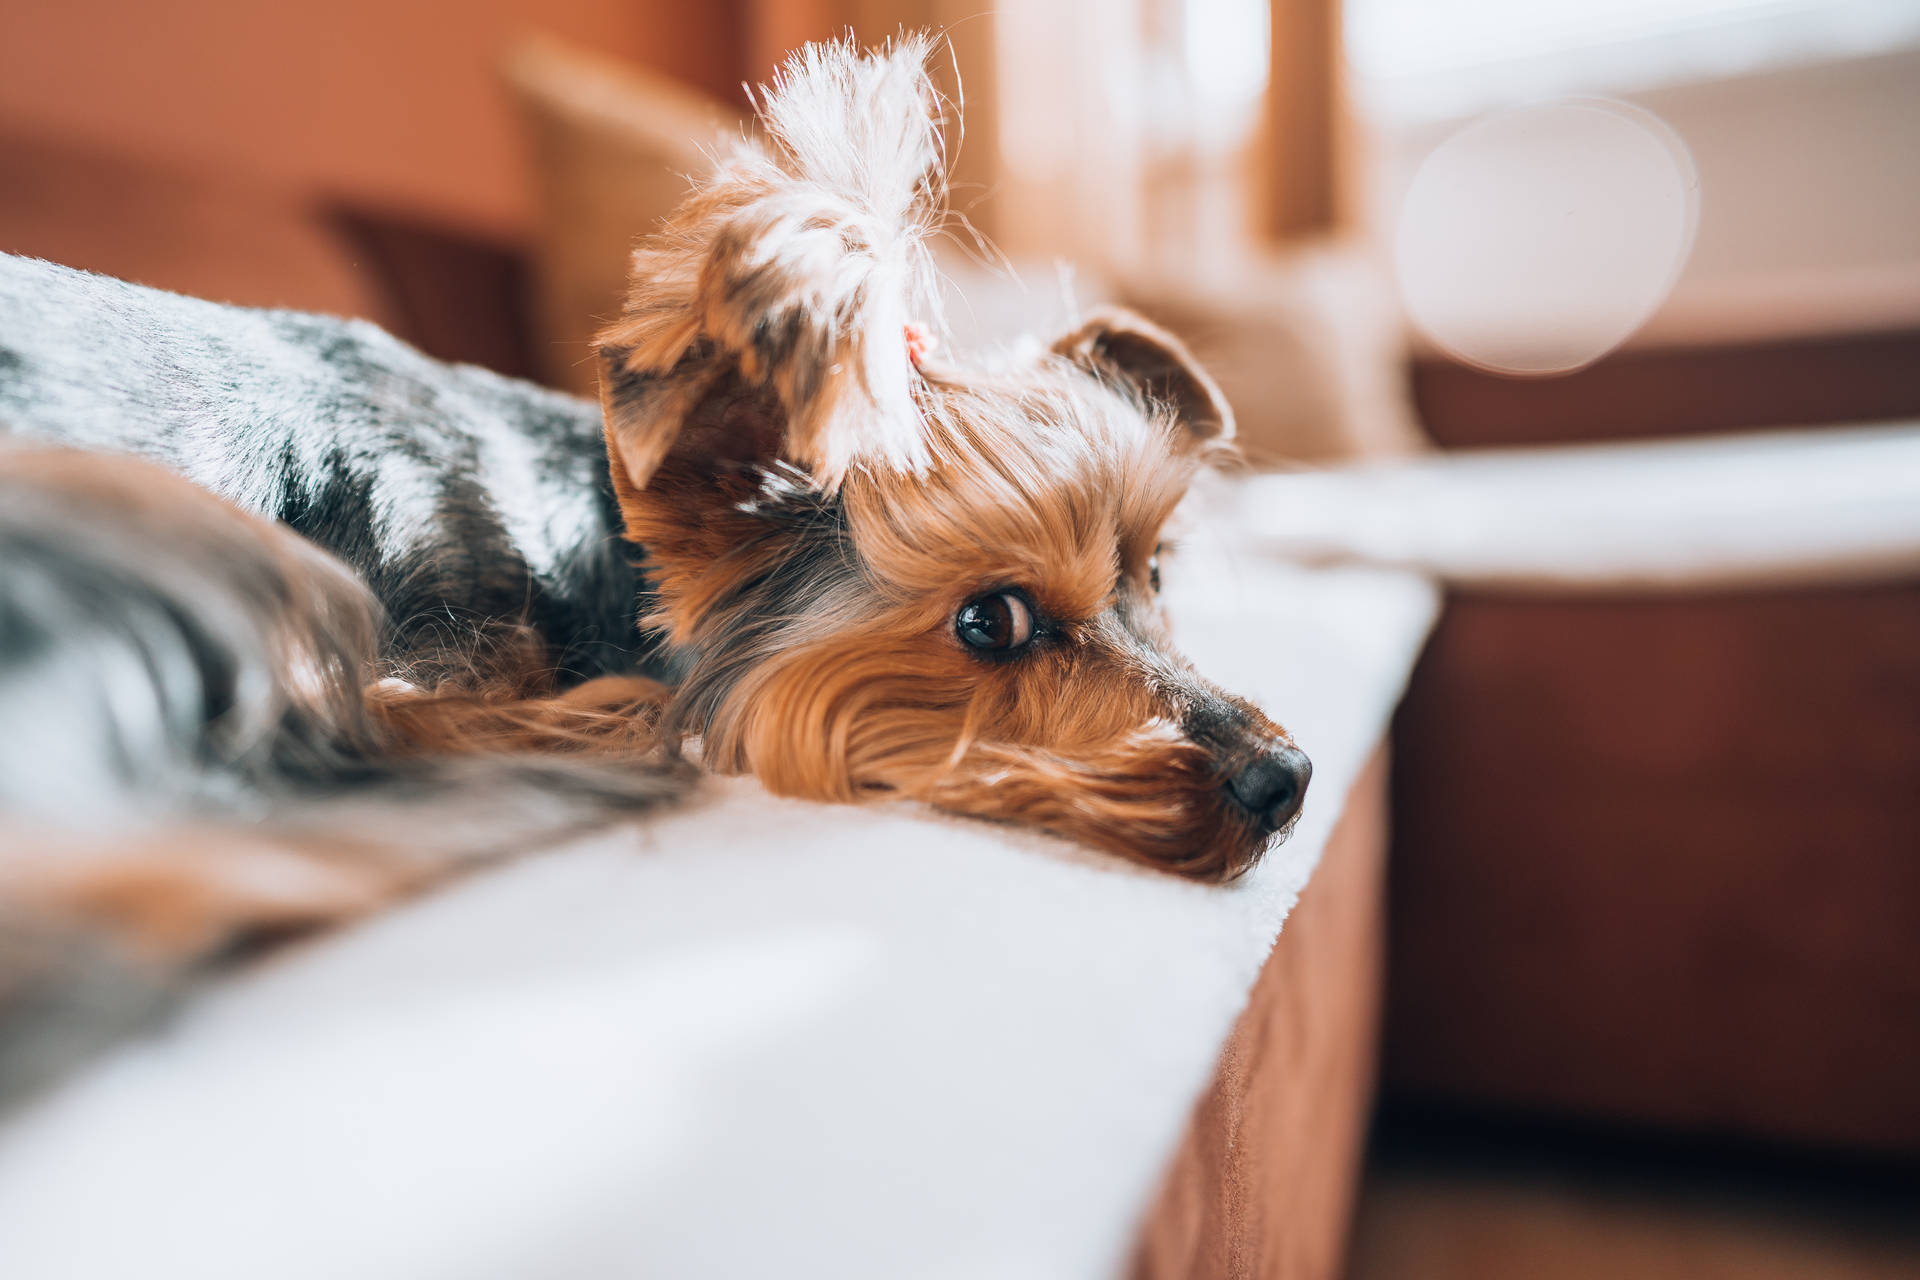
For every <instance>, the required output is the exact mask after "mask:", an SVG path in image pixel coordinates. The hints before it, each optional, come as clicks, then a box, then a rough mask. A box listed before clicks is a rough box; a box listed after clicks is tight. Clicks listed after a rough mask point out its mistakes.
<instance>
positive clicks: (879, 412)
mask: <svg viewBox="0 0 1920 1280" xmlns="http://www.w3.org/2000/svg"><path fill="white" fill-rule="evenodd" d="M927 52H928V43H927V41H926V40H925V39H924V38H919V39H903V40H901V41H900V42H899V43H897V44H896V45H894V46H893V47H892V48H890V49H889V50H887V51H885V52H882V53H874V54H868V55H864V56H862V55H860V54H858V53H857V52H856V51H855V50H854V48H853V46H852V45H850V44H847V43H842V44H837V45H828V46H809V47H808V48H806V49H804V50H802V51H801V52H800V53H798V54H796V55H795V56H794V57H793V59H792V60H790V61H789V62H788V63H787V65H786V67H785V68H784V69H783V72H782V74H781V75H780V76H779V77H777V78H776V80H775V82H774V84H773V85H772V87H771V88H770V89H769V90H768V91H767V93H766V96H765V100H764V102H763V103H762V105H761V111H760V119H761V123H762V126H763V129H762V133H763V135H764V136H763V137H762V138H761V139H759V140H755V141H750V142H746V143H743V144H742V145H741V146H740V147H739V148H737V149H736V151H735V153H734V154H733V155H732V156H731V157H729V158H728V159H727V160H726V161H725V162H724V163H722V164H721V166H720V168H719V170H718V172H717V173H716V174H715V175H714V176H713V177H711V178H710V179H708V180H706V181H705V182H703V183H701V184H699V185H698V186H696V187H695V189H694V191H693V193H692V194H691V195H690V196H689V198H688V199H687V201H686V202H685V203H684V204H683V205H682V206H681V207H680V209H679V210H678V211H677V212H676V213H675V214H674V216H673V217H672V218H671V219H670V220H669V221H668V223H667V225H666V227H665V228H664V229H663V230H662V231H661V232H660V233H659V234H657V235H654V236H652V237H649V238H648V239H647V240H646V241H644V242H643V243H642V244H641V245H640V247H639V248H638V249H637V250H636V251H635V253H634V256H633V276H632V281H633V283H632V287H631V291H630V294H629V296H628V299H627V306H626V311H625V313H624V314H623V315H622V316H621V318H620V319H619V320H617V321H616V322H614V323H613V324H612V325H610V326H608V327H607V328H606V329H605V330H603V331H602V333H601V334H600V336H599V339H598V347H599V351H600V358H601V362H602V378H601V388H602V392H601V394H602V401H603V406H604V409H605V412H606V424H607V445H608V450H609V452H610V454H611V461H612V463H613V466H614V470H615V473H616V483H617V484H618V485H619V487H620V489H621V492H622V494H623V496H626V495H634V494H638V493H640V492H642V491H644V490H645V489H646V487H647V486H648V484H649V483H651V482H652V481H653V479H654V477H655V475H656V473H658V472H659V471H660V470H661V469H662V467H663V466H665V465H667V464H668V463H669V462H670V461H671V462H674V463H676V464H684V468H685V469H690V470H691V472H692V473H694V474H697V473H698V472H699V471H700V469H701V468H703V467H704V468H707V469H709V470H714V469H724V468H725V467H726V466H727V465H728V464H730V463H743V462H747V463H758V464H772V463H775V462H778V461H782V460H784V461H786V462H790V463H793V464H795V465H797V466H798V467H800V468H802V469H804V470H805V471H806V472H807V473H808V474H809V475H810V476H811V477H812V480H813V482H814V483H815V484H817V485H818V486H819V487H820V488H822V489H824V490H832V489H833V488H835V487H836V486H837V485H838V484H839V482H840V480H841V479H842V478H843V477H844V476H845V474H846V473H847V471H848V470H849V469H851V468H853V467H856V466H870V467H886V468H909V469H910V468H914V467H916V466H918V465H919V464H921V463H922V462H924V461H925V458H926V443H925V440H924V437H923V433H922V426H921V421H920V415H919V413H918V410H917V409H916V407H915V404H914V399H913V385H914V380H915V378H916V376H917V375H916V373H915V371H914V367H913V363H912V358H911V356H910V354H909V351H908V341H907V327H908V325H909V323H914V324H918V325H922V326H925V325H928V324H932V323H936V322H937V316H936V315H934V314H933V308H934V303H935V298H936V290H935V288H934V279H933V271H932V266H931V263H930V260H929V258H928V255H927V252H926V249H925V246H924V240H925V238H926V236H927V235H928V233H929V232H930V231H931V230H932V228H933V227H934V225H935V224H936V222H937V220H938V217H939V205H940V196H941V193H942V176H941V175H942V167H941V149H940V135H939V99H938V97H937V95H936V94H935V92H934V90H933V86H932V83H931V81H930V80H929V79H928V77H927V74H926V68H925V63H926V58H927Z"/></svg>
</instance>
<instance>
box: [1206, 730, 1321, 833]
mask: <svg viewBox="0 0 1920 1280" xmlns="http://www.w3.org/2000/svg"><path fill="white" fill-rule="evenodd" d="M1312 777H1313V761H1311V760H1309V759H1307V753H1306V752H1304V751H1301V750H1300V749H1299V748H1298V747H1288V746H1282V745H1280V744H1279V743H1275V744H1274V745H1272V746H1270V747H1268V748H1266V749H1265V750H1264V751H1262V752H1260V753H1259V754H1258V755H1256V756H1254V757H1253V759H1251V760H1249V761H1247V762H1246V764H1244V765H1242V766H1241V767H1240V772H1238V773H1236V774H1234V775H1233V776H1232V777H1231V778H1229V779H1227V790H1228V791H1229V792H1231V793H1232V794H1233V798H1234V799H1235V800H1237V801H1239V802H1240V806H1241V808H1243V809H1245V810H1246V811H1247V812H1248V813H1251V814H1253V815H1254V816H1256V817H1259V818H1262V819H1264V820H1265V821H1266V822H1267V824H1268V825H1269V826H1271V827H1272V828H1274V829H1275V830H1278V829H1279V828H1281V827H1283V826H1285V825H1286V824H1287V823H1288V822H1290V821H1292V819H1293V815H1294V814H1296V813H1298V812H1300V802H1301V801H1302V800H1304V799H1306V797H1307V781H1308V780H1309V779H1310V778H1312Z"/></svg>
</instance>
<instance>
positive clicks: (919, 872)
mask: <svg viewBox="0 0 1920 1280" xmlns="http://www.w3.org/2000/svg"><path fill="white" fill-rule="evenodd" d="M1236 545H1245V542H1244V539H1243V538H1239V537H1234V536H1231V535H1229V536H1220V535H1217V534H1216V535H1215V536H1212V537H1207V538H1201V539H1199V540H1198V542H1197V545H1191V546H1190V547H1189V549H1188V550H1187V551H1186V552H1184V553H1182V554H1181V556H1180V557H1179V559H1178V561H1177V566H1170V568H1169V577H1170V596H1171V599H1172V603H1173V608H1174V612H1175V616H1176V619H1177V620H1178V622H1179V629H1180V632H1181V637H1182V640H1183V641H1184V643H1185V645H1186V647H1187V648H1188V650H1189V651H1190V652H1192V653H1193V654H1194V655H1195V657H1196V658H1197V659H1198V660H1199V661H1200V664H1201V666H1202V668H1203V669H1204V670H1207V671H1208V672H1209V673H1210V674H1213V675H1214V676H1216V678H1218V679H1220V680H1221V681H1222V682H1223V683H1224V684H1226V685H1227V686H1229V687H1231V688H1235V689H1238V690H1242V691H1246V692H1248V693H1250V694H1252V695H1253V696H1255V697H1256V698H1257V699H1258V700H1260V701H1261V702H1262V703H1263V704H1264V705H1265V706H1266V707H1267V709H1268V710H1269V711H1271V712H1272V713H1273V714H1274V715H1275V716H1276V718H1278V719H1280V720H1281V721H1282V722H1284V723H1286V724H1287V725H1288V726H1289V727H1290V728H1291V729H1292V730H1293V731H1294V732H1295V733H1296V735H1297V736H1298V738H1299V740H1300V741H1301V743H1302V744H1303V745H1304V746H1305V747H1306V749H1307V750H1308V752H1309V753H1310V754H1311V756H1312V757H1313V760H1314V768H1315V775H1314V782H1313V786H1312V791H1311V793H1310V796H1309V799H1308V802H1307V806H1306V812H1305V814H1304V816H1303V819H1302V821H1301V824H1300V826H1299V829H1298V830H1297V832H1296V834H1295V835H1294V837H1293V839H1292V840H1291V841H1290V842H1289V843H1288V844H1287V845H1285V846H1284V847H1283V848H1281V849H1279V850H1278V851H1276V852H1274V853H1273V854H1271V855H1270V856H1269V857H1268V858H1267V860H1266V861H1265V862H1264V863H1263V864H1262V865H1261V866H1260V867H1259V868H1258V869H1257V870H1256V871H1255V872H1254V873H1252V874H1251V875H1249V876H1247V877H1246V878H1245V879H1244V880H1243V881H1241V882H1240V883H1238V884H1235V885H1233V886H1230V887H1227V888H1208V887H1202V886H1197V885H1192V884H1187V883H1183V882H1181V881H1178V880H1175V879H1172V878H1170V877H1167V876H1163V875H1156V874H1151V873H1147V872H1143V871H1139V870H1134V869H1130V868H1127V867H1124V866H1120V865H1116V864H1115V863H1113V862H1112V861H1110V860H1108V859H1105V858H1102V857H1098V856H1095V855H1092V854H1089V853H1086V852H1083V851H1080V850H1077V849H1073V848H1069V847H1067V846H1066V845H1064V844H1062V843H1060V842H1057V841H1053V840H1050V839H1047V838H1045V837H1041V836H1037V835H1033V834H1029V833H1022V832H1018V831H1014V830H1010V829H1004V828H996V827H992V826H989V825H986V824H981V823H973V822H965V821H959V820H949V819H945V818H941V817H939V816H936V815H929V814H927V813H925V812H923V811H920V810H918V809H915V808H912V807H907V806H893V807H885V808H868V809H854V808H843V807H828V806H819V805H811V804H802V803H795V802H790V801H782V800H777V799H774V798H771V797H769V796H767V795H766V794H765V793H764V792H762V791H761V790H760V789H759V788H758V787H757V786H756V785H754V784H753V783H752V782H750V781H745V780H715V781H713V782H712V783H711V784H710V785H709V786H708V787H707V788H706V789H705V792H704V795H703V797H702V798H701V799H700V800H698V801H697V802H696V803H694V804H693V805H691V806H689V807H687V808H685V809H684V810H681V811H678V812H676V813H674V814H672V815H670V816H667V817H665V818H662V819H658V820H655V821H651V822H648V823H645V824H641V825H639V826H637V827H635V828H634V829H632V830H624V831H619V832H614V833H608V834H603V835H601V836H598V837H596V838H593V839H590V840H586V841H582V842H580V843H577V844H574V845H571V846H569V847H566V848H564V849H560V850H555V851H550V852H544V853H542V854H540V855H539V856H537V857H528V858H526V859H524V860H521V861H518V862H515V863H513V864H511V865H508V866H504V867H502V868H499V869H497V870H494V871H490V872H487V873H485V874H482V875H478V876H475V877H473V878H471V879H469V880H467V881H464V882H462V883H460V884H458V885H455V886H453V887H451V888H449V889H447V890H446V891H444V892H440V893H437V894H435V895H433V896H431V897H430V898H428V899H426V900H424V901H421V902H419V903H416V904H413V905H411V906H408V907H406V908H404V909H401V910H398V911H395V912H393V913H391V914H389V915H386V916H383V917H381V918H379V919H377V920H375V921H372V922H370V923H368V924H366V925H364V926H362V927H360V928H357V929H354V930H351V931H349V932H346V933H344V934H342V935H339V936H337V937H333V938H330V939H327V940H325V941H323V942H321V943H318V944H315V945H311V946H309V947H306V948H304V949H302V950H300V951H299V952H297V953H295V954H292V955H289V956H286V957H285V958H283V959H280V960H278V961H276V962H275V963H272V964H270V965H268V966H266V967H264V968H262V969H259V970H257V971H255V972H252V973H250V974H247V975H245V976H244V977H242V978H240V979H238V980H233V981H229V982H226V983H224V984H221V985H220V986H218V987H217V988H215V989H213V990H211V991H209V992H208V993H206V995H205V996H204V997H202V998H200V999H198V1000H197V1001H196V1002H195V1003H194V1004H193V1006H192V1007H190V1008H189V1009H188V1010H187V1011H186V1013H185V1014H184V1016H182V1017H181V1018H180V1019H179V1020H178V1021H177V1023H176V1024H175V1025H174V1026H173V1027H172V1028H171V1030H170V1031H168V1032H167V1033H166V1034H164V1035H162V1036H159V1037H156V1038H154V1039H151V1040H148V1041H145V1042H142V1043H140V1044H136V1045H133V1046H130V1047H128V1048H126V1049H123V1050H121V1051H119V1052H118V1053H116V1054H114V1055H113V1056H112V1057H110V1058H109V1059H107V1060H106V1061H104V1062H102V1063H101V1064H99V1065H98V1066H97V1067H95V1068H94V1069H92V1070H90V1071H88V1072H87V1073H85V1074H84V1075H82V1076H80V1077H78V1078H76V1079H74V1080H73V1081H71V1082H69V1084H67V1085H66V1086H65V1087H64V1088H62V1089H61V1090H60V1091H59V1092H57V1093H55V1094H53V1095H51V1096H49V1097H48V1098H46V1099H45V1100H44V1101H42V1102H40V1103H39V1104H37V1105H36V1106H35V1107H34V1108H32V1109H31V1110H29V1111H28V1112H26V1113H25V1114H24V1115H22V1116H20V1117H18V1118H16V1119H15V1120H14V1121H12V1122H11V1124H10V1125H8V1126H7V1127H6V1128H5V1130H4V1131H0V1276H5V1277H7V1278H8V1280H39V1278H42V1277H54V1276H58V1277H62V1278H64V1280H77V1278H81V1277H129V1276H140V1277H174V1276H181V1277H186V1276H191V1277H195V1278H196V1280H213V1278H215V1277H236V1278H238V1277H245V1278H246V1280H261V1278H264V1277H274V1278H276V1280H298V1278H302V1277H315V1278H320V1277H325V1278H327V1280H343V1278H346V1277H352V1278H354V1280H377V1278H384V1277H396V1278H397V1277H407V1278H408V1280H420V1278H422V1277H460V1278H462V1280H465V1278H468V1277H502V1278H506V1277H513V1278H515V1280H520V1278H523V1277H534V1276H538V1277H542V1278H543V1280H544V1278H561V1277H583V1278H585V1277H593V1278H596V1280H603V1278H606V1277H625V1276H664V1277H701V1276H730V1277H731V1276H738V1277H771V1276H781V1277H811V1276H821V1277H827V1276H831V1277H864V1276H873V1277H888V1278H889V1280H900V1278H907V1277H924V1278H928V1280H932V1278H934V1277H942V1278H945V1277H955V1278H957V1277H996V1278H1003V1280H1018V1278H1020V1277H1034V1278H1036V1280H1038V1278H1040V1277H1045V1278H1046V1280H1060V1278H1062V1277H1074V1276H1100V1275H1108V1274H1112V1273H1113V1272H1114V1271H1115V1270H1116V1268H1118V1267H1119V1266H1120V1265H1121V1264H1122V1262H1123V1260H1124V1256H1125V1253H1126V1250H1127V1249H1128V1247H1129V1245H1130V1243H1131V1241H1132V1236H1133V1229H1134V1224H1135V1219H1136V1216H1137V1214H1138V1212H1139V1210H1140V1209H1141V1207H1142V1206H1143V1204H1144V1202H1145V1200H1146V1198H1147V1197H1148V1196H1149V1194H1150V1193H1151V1191H1152V1190H1153V1188H1154V1186H1155V1183H1156V1181H1157V1179H1158V1178H1159V1176H1160V1174H1161V1171H1162V1167H1163V1164H1164V1162H1165V1160H1166V1159H1167V1158H1168V1156H1169V1155H1170V1153H1171V1150H1172V1148H1173V1145H1174V1144H1175V1142H1176V1141H1177V1139H1178V1138H1179V1136H1180V1134H1181V1132H1182V1130H1183V1128H1184V1126H1185V1124H1186V1122H1187V1119H1188V1115H1189V1110H1190V1107H1191V1105H1192V1103H1193V1101H1194V1100H1195V1098H1196V1097H1197V1096H1198V1095H1199V1093H1200V1091H1201V1090H1202V1089H1203V1088H1204V1086H1205V1085H1206V1083H1207V1081H1208V1079H1209V1077H1210V1074H1211V1072H1212V1069H1213V1067H1214V1063H1215V1059H1216V1056H1217V1054H1218V1052H1219V1049H1220V1047H1221V1045H1222V1043H1223V1041H1224V1039H1225V1037H1226V1035H1227V1033H1228V1031H1229V1030H1230V1028H1231V1025H1232V1023H1233V1020H1234V1018H1235V1016H1236V1015H1237V1013H1238V1012H1239V1010H1240V1009H1241V1007H1242V1005H1243V1003H1244V1001H1245V999H1246V996H1247V994H1248V991H1249V988H1250V986H1251V983H1252V981H1253V979H1254V977H1255V975H1256V973H1257V972H1258V970H1259V967H1260V964H1261V963H1262V961H1263V959H1264V958H1265V956H1266V953H1267V951H1268V949H1269V947H1270V946H1271V944H1272V942H1273V940H1274V937H1275V935H1276V934H1277V933H1278V931H1279V929H1280V925H1281V922H1282V920H1283V919H1284V918H1285V916H1286V913H1287V911H1288V910H1289V909H1290V908H1291V906H1292V904H1293V902H1294V900H1295V898H1296V896H1297V895H1298V893H1299V892H1300V890H1301V888H1302V886H1303V885H1304V884H1305V883H1306V882H1307V879H1308V877H1309V875H1310V874H1311V872H1312V870H1313V867H1314V865H1315V863H1316V861H1317V860H1318V858H1319V855H1320V851H1321V848H1322V847H1323V845H1324V843H1325V841H1326V839H1327V836H1328V834H1329V831H1330V829H1331V827H1332V825H1333V822H1334V820H1335V819H1336V817H1337V816H1338V815H1339V813H1340V810H1341V804H1342V800H1343V797H1344V796H1345V793H1346V791H1347V789H1348V787H1349V786H1350V785H1351V783H1352V782H1353V781H1354V779H1355V776H1356V774H1357V772H1358V770H1359V769H1360V767H1361V766H1362V764H1363V763H1364V762H1365V760H1366V758H1367V756H1368V755H1369V753H1370V752H1371V751H1372V750H1373V748H1374V747H1375V746H1376V744H1377V743H1378V742H1379V741H1380V739H1381V736H1382V733H1383V731H1384V729H1385V726H1386V724H1387V720H1388V717H1389V715H1390V713H1391V711H1392V708H1393V706H1394V704H1395V702H1396V701H1397V700H1398V698H1399V695H1400V692H1401V690H1402V687H1403V684H1404V681H1405V679H1406V676H1407V673H1408V670H1409V668H1410V665H1411V663H1412V660H1413V658H1414V656H1415V654H1416V652H1417V650H1418V647H1419V645H1420V643H1421V640H1422V638H1423V636H1424V635H1425V633H1426V630H1427V628H1428V627H1429V625H1430V624H1431V621H1432V618H1433V614H1434V610H1435V607H1436V598H1435V592H1434V590H1433V589H1432V588H1431V587H1430V586H1429V585H1428V584H1427V583H1426V582H1424V581H1423V580H1422V579H1420V578H1417V577H1414V576H1411V575H1407V574H1402V573H1396V572H1383V571H1376V570H1360V569H1345V570H1337V571H1326V570H1322V571H1305V570H1298V569H1287V568H1284V567H1281V566H1279V565H1278V564H1275V563H1270V562H1267V561H1264V560H1261V559H1258V558H1255V557H1252V556H1250V555H1247V554H1244V553H1242V554H1239V555H1235V554H1230V553H1228V552H1227V551H1226V550H1225V548H1228V547H1231V546H1236ZM1176 567H1177V572H1175V568H1176Z"/></svg>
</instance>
